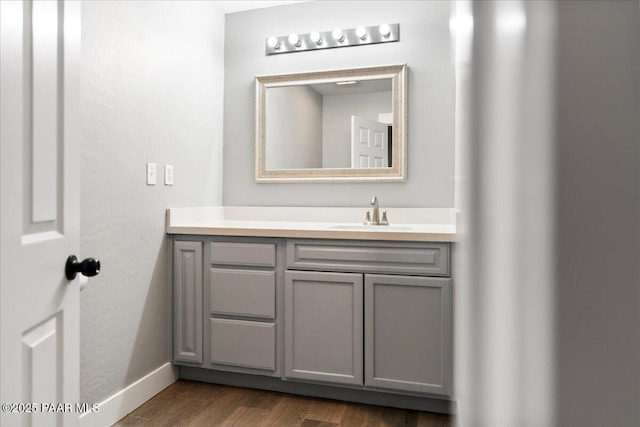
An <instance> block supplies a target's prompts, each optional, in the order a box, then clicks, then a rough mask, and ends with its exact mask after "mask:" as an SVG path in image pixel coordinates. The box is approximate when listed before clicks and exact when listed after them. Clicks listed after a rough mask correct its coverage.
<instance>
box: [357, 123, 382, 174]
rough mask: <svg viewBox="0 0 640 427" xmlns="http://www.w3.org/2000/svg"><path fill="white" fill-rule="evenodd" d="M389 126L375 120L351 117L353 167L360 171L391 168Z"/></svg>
mask: <svg viewBox="0 0 640 427" xmlns="http://www.w3.org/2000/svg"><path fill="white" fill-rule="evenodd" d="M387 126H388V125H386V124H384V123H380V122H377V121H375V120H369V119H365V118H364V117H358V116H351V167H352V168H358V169H368V168H386V167H388V166H389V151H388V144H389V142H388V134H387Z"/></svg>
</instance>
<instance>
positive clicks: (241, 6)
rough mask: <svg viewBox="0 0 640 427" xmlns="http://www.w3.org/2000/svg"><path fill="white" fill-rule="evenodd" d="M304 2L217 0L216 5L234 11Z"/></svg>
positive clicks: (224, 9)
mask: <svg viewBox="0 0 640 427" xmlns="http://www.w3.org/2000/svg"><path fill="white" fill-rule="evenodd" d="M291 3H304V1H297V0H289V1H233V0H230V1H216V2H215V5H216V7H218V9H220V10H222V11H223V12H224V13H234V12H240V11H243V10H251V9H263V8H266V7H272V6H280V5H283V4H291Z"/></svg>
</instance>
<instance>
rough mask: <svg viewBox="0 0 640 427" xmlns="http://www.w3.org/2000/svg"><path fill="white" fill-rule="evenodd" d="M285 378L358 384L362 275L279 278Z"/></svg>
mask: <svg viewBox="0 0 640 427" xmlns="http://www.w3.org/2000/svg"><path fill="white" fill-rule="evenodd" d="M284 292H285V294H284V295H285V303H284V306H285V337H284V340H285V361H284V367H285V376H286V377H287V378H297V379H306V380H313V381H322V382H331V383H340V384H358V385H361V384H362V376H363V366H362V355H363V342H362V320H363V319H362V307H363V305H362V302H363V293H362V274H352V273H322V272H312V271H287V272H286V273H285V291H284Z"/></svg>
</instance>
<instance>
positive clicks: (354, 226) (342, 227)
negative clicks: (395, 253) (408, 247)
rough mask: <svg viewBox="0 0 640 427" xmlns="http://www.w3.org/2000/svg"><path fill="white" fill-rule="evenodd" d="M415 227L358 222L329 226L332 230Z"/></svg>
mask: <svg viewBox="0 0 640 427" xmlns="http://www.w3.org/2000/svg"><path fill="white" fill-rule="evenodd" d="M412 228H413V227H410V226H401V225H364V224H361V225H358V224H349V225H332V226H330V227H329V229H330V230H354V231H356V230H357V231H360V230H362V231H409V230H411V229H412Z"/></svg>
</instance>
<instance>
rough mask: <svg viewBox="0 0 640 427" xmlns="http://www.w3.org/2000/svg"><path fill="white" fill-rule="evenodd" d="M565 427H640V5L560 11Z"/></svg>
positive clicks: (560, 410) (588, 5) (559, 267)
mask: <svg viewBox="0 0 640 427" xmlns="http://www.w3.org/2000/svg"><path fill="white" fill-rule="evenodd" d="M557 46H558V55H557V57H558V64H557V71H556V72H557V83H556V85H557V93H556V99H557V106H558V108H557V126H556V138H557V149H556V155H557V160H556V165H555V166H556V170H555V176H556V181H557V193H556V200H555V201H556V212H555V213H556V218H555V219H556V230H557V232H556V261H557V264H556V272H555V274H556V280H557V284H558V285H557V286H556V290H555V302H556V304H555V316H556V318H557V322H556V332H557V334H556V339H555V345H556V363H555V365H556V367H557V375H556V377H555V380H556V384H555V386H556V388H557V395H558V397H557V400H556V405H557V406H556V407H557V425H560V426H602V425H607V426H637V425H640V405H639V404H638V403H639V402H640V269H639V267H638V261H639V260H640V223H639V222H640V121H639V120H638V114H639V113H638V111H639V107H640V64H639V63H638V61H639V57H638V52H640V2H638V1H609V2H590V1H581V2H559V4H558V41H557Z"/></svg>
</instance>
